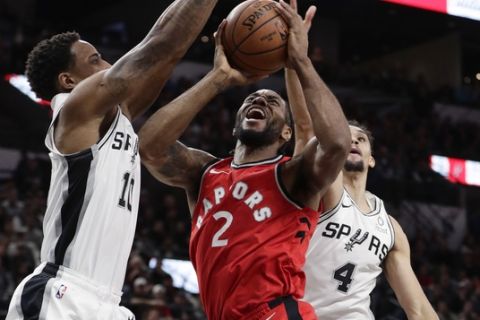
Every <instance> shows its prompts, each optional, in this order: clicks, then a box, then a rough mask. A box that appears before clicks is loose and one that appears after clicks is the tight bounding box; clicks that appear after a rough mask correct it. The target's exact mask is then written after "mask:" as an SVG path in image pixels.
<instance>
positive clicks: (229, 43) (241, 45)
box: [222, 0, 288, 75]
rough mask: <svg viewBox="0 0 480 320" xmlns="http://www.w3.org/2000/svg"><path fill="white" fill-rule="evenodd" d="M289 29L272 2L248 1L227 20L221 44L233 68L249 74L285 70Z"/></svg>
mask: <svg viewBox="0 0 480 320" xmlns="http://www.w3.org/2000/svg"><path fill="white" fill-rule="evenodd" d="M287 38H288V25H287V23H286V22H285V20H284V19H283V17H282V16H281V15H280V14H279V13H278V11H277V10H276V5H275V2H274V1H272V0H248V1H245V2H243V3H241V4H239V5H238V6H237V7H235V8H234V9H233V10H232V11H231V12H230V14H229V15H228V17H227V25H226V26H225V29H224V32H223V35H222V44H223V46H224V50H225V54H226V56H227V58H228V61H229V62H230V64H231V65H232V66H233V67H235V68H237V69H239V70H241V71H244V72H246V73H248V74H252V75H267V74H271V73H273V72H275V71H278V70H280V69H282V68H283V67H284V66H285V61H286V58H287Z"/></svg>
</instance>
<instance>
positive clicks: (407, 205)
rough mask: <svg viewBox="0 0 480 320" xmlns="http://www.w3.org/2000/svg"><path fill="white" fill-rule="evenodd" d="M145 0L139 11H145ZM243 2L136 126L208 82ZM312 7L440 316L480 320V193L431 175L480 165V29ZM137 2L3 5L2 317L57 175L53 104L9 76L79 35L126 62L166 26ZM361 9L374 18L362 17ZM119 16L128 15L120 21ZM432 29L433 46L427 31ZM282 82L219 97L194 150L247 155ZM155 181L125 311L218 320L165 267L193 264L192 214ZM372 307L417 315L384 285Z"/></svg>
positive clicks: (331, 68)
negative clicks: (250, 110) (243, 141)
mask: <svg viewBox="0 0 480 320" xmlns="http://www.w3.org/2000/svg"><path fill="white" fill-rule="evenodd" d="M140 2H141V3H139V4H137V6H134V7H133V8H137V9H138V8H141V7H142V6H141V4H142V3H143V2H142V1H140ZM238 2H239V1H232V3H231V4H225V3H222V4H221V5H219V8H218V9H217V10H216V11H215V12H214V15H213V16H212V18H211V22H210V23H209V25H208V26H207V27H206V30H205V31H204V32H203V33H202V35H201V37H199V39H198V41H197V42H196V43H195V44H194V46H193V47H192V49H191V50H190V51H189V53H188V54H187V56H186V58H185V61H189V62H192V68H194V69H195V70H197V71H195V72H191V73H189V72H177V73H176V74H175V75H174V76H173V77H172V80H171V81H169V82H168V84H167V85H166V86H165V88H164V90H163V92H162V94H161V95H160V97H159V99H158V101H157V102H156V103H155V105H154V106H153V107H152V109H151V110H150V111H149V112H148V113H147V114H146V115H145V116H144V117H143V118H142V119H140V120H139V121H137V122H136V123H135V126H136V127H137V129H138V128H139V127H140V126H141V125H142V123H143V122H144V121H145V119H146V118H147V117H148V116H149V115H150V114H152V113H153V112H154V111H155V110H156V109H157V108H159V107H161V106H163V105H165V104H166V103H168V102H169V101H171V100H172V99H173V98H175V97H177V96H178V95H179V94H181V93H182V92H184V91H185V90H187V89H188V88H190V87H191V86H192V85H193V84H194V83H195V82H196V81H198V79H199V77H200V76H201V74H202V71H201V70H204V68H207V70H208V64H209V63H210V62H211V60H212V56H213V44H212V41H211V37H210V36H209V35H210V34H211V33H212V32H213V30H215V27H216V25H217V24H218V22H219V21H221V18H223V17H224V16H225V14H226V13H228V11H229V10H230V9H231V8H232V7H233V6H234V4H236V3H238ZM377 2H378V3H377ZM169 3H170V1H163V2H162V1H160V4H157V5H156V6H157V7H156V10H157V9H158V10H157V11H155V10H151V8H150V10H149V12H152V11H154V12H155V14H159V13H160V12H161V11H162V10H163V8H164V7H165V6H166V5H168V4H169ZM311 3H315V4H317V5H318V6H319V9H320V11H322V5H325V11H324V12H320V13H319V16H320V17H319V19H318V20H319V22H316V24H314V26H313V29H312V40H311V48H310V51H311V58H312V60H313V61H314V63H315V65H316V68H317V70H318V72H319V73H320V75H321V76H322V77H323V78H324V79H325V81H326V82H327V83H328V84H329V85H330V87H331V88H332V90H333V91H334V93H335V94H336V95H337V96H338V98H339V100H340V102H341V103H342V106H343V108H344V110H345V113H346V115H347V117H349V118H351V119H356V120H358V121H360V122H362V123H364V124H366V125H367V126H368V127H369V128H370V129H371V130H372V132H373V135H374V137H375V142H374V157H375V158H376V162H377V165H376V167H375V168H374V169H373V170H371V173H370V175H369V181H368V182H369V183H368V189H369V190H371V191H372V192H373V193H375V194H377V195H378V196H380V197H381V198H382V199H384V201H385V203H386V207H387V209H388V212H389V213H390V214H391V215H392V216H394V217H395V218H397V220H399V222H400V224H401V225H402V227H403V228H404V229H405V232H406V233H407V236H408V238H409V241H410V245H411V252H412V265H413V267H414V270H415V272H416V274H417V277H418V278H419V281H420V283H421V285H422V287H423V289H424V290H425V292H426V294H427V296H428V298H429V300H430V301H431V303H432V305H433V306H434V308H435V309H436V310H437V312H438V314H439V316H440V319H442V320H476V319H480V248H479V246H478V244H479V243H480V241H479V240H480V207H479V205H478V203H479V201H480V189H479V188H478V187H475V186H465V185H459V184H452V183H450V182H449V181H448V180H446V179H445V178H444V177H442V176H441V175H439V174H438V173H436V172H434V171H432V170H431V168H430V156H431V155H433V154H436V155H443V156H448V157H454V158H462V159H468V160H474V161H480V134H479V132H480V130H479V129H480V67H479V68H477V67H478V66H479V64H477V62H475V59H472V58H471V57H472V56H475V54H477V53H479V51H480V49H479V48H480V39H479V38H476V39H475V38H472V37H471V34H472V33H476V35H477V37H478V34H480V33H479V31H480V28H479V23H478V22H475V21H470V20H468V21H467V20H465V19H461V18H454V17H450V16H446V15H442V14H437V13H430V12H426V11H420V10H416V9H409V8H403V7H397V6H394V5H391V4H385V3H379V1H363V0H362V1H357V2H356V3H355V4H354V3H353V1H345V4H347V5H351V6H360V7H356V8H357V9H358V10H357V12H356V13H355V14H353V16H352V14H350V13H349V15H348V16H347V18H348V19H349V23H345V18H346V17H345V15H347V13H345V12H346V11H345V9H343V8H342V7H341V6H338V7H335V6H334V5H333V4H331V3H327V1H305V3H303V4H302V8H304V7H305V8H306V6H307V5H308V4H311ZM129 4H130V2H129V1H126V0H125V1H120V2H119V3H117V4H115V5H114V4H113V1H104V2H95V3H94V2H93V1H90V0H88V1H86V2H85V4H82V8H77V10H76V11H74V12H71V11H69V10H70V9H69V10H67V9H65V8H63V7H62V6H63V4H62V3H60V2H57V1H35V0H22V1H15V2H13V1H6V0H0V77H2V78H1V79H0V110H1V111H0V125H1V128H2V129H0V131H1V132H0V151H2V152H1V153H0V154H1V157H2V158H1V159H0V319H2V318H3V317H4V316H5V314H6V309H7V307H8V303H9V301H10V298H11V294H12V293H13V290H14V289H15V287H16V285H17V284H18V283H19V282H20V281H21V280H22V279H23V278H24V277H25V276H26V275H28V274H29V273H30V272H31V271H32V270H33V269H34V267H35V266H36V265H37V264H38V263H39V249H40V245H41V240H42V218H43V214H44V211H45V205H46V197H47V191H48V186H49V179H50V162H49V160H48V156H47V154H46V149H45V148H44V146H43V144H42V141H43V138H44V134H45V130H46V125H48V119H49V110H48V107H44V106H40V105H37V104H35V103H34V102H32V101H30V100H29V99H28V98H26V97H25V96H23V95H22V94H21V93H20V92H19V91H18V92H17V91H15V90H16V89H12V88H11V86H10V85H9V84H8V83H7V82H6V80H5V79H6V78H5V79H4V76H5V75H7V74H11V73H15V74H22V73H23V72H24V62H25V59H26V55H27V53H28V52H29V51H30V49H31V48H32V47H33V46H34V44H35V43H36V42H37V41H39V40H41V39H43V38H45V37H47V36H50V35H52V34H54V33H56V32H59V31H66V30H72V29H76V30H77V31H80V32H81V34H82V35H83V36H84V38H85V39H86V40H88V41H90V42H92V43H93V44H94V45H96V46H97V47H98V49H99V51H100V52H101V53H102V54H103V55H104V56H105V57H107V59H108V60H109V61H111V62H113V61H115V59H116V58H118V57H119V56H121V55H122V54H123V53H124V52H125V51H126V50H128V49H129V48H131V47H132V46H133V45H134V44H135V43H136V42H138V40H139V38H138V37H141V36H142V35H143V34H145V33H146V32H147V31H148V28H149V26H150V25H151V23H153V21H154V19H153V18H152V19H151V21H150V19H147V18H148V17H150V16H151V14H152V13H149V14H148V15H146V17H145V19H144V21H143V22H140V23H136V24H132V23H131V22H132V21H133V20H134V18H135V19H136V20H139V16H141V14H142V13H145V14H146V11H142V10H145V9H142V10H141V9H138V11H132V12H136V17H132V16H131V15H127V14H126V13H124V10H125V9H126V8H130V7H129ZM95 6H96V7H95ZM145 6H147V5H145ZM84 7H86V8H84ZM89 7H90V8H89ZM62 8H63V9H62ZM71 10H74V9H71ZM132 10H133V9H132ZM361 10H365V11H368V12H369V13H368V15H367V13H365V16H362V14H363V13H362V12H363V11H361ZM354 11H355V10H354ZM107 12H108V13H109V14H107V15H106V13H107ZM338 12H340V13H338ZM102 15H103V16H102ZM115 15H117V19H118V20H117V19H114V18H112V17H115ZM384 15H387V17H385V16H384ZM57 16H61V17H62V19H57ZM100 17H102V18H100ZM367 18H368V19H367ZM87 19H90V22H91V25H88V24H87V23H86V22H85V20H87ZM122 19H123V20H122ZM374 19H377V20H374ZM147 20H149V22H151V23H149V24H146V23H145V21H147ZM372 20H373V21H372ZM407 21H408V24H405V23H406V22H407ZM70 23H71V24H72V25H70ZM382 23H383V24H382ZM100 26H101V28H99V27H100ZM421 26H423V28H424V29H423V31H424V33H426V34H427V35H422V37H424V38H420V36H419V34H418V33H420V31H418V32H415V30H419V28H420V27H421ZM466 29H468V31H466ZM471 29H473V30H471ZM345 30H347V31H345ZM355 30H357V31H355ZM140 31H141V32H140ZM355 32H358V34H356V33H355ZM355 37H358V38H355ZM351 38H354V39H351ZM384 38H385V39H384ZM409 39H410V40H411V41H409ZM362 43H363V44H362ZM375 44H376V45H375ZM394 44H395V45H394ZM332 47H333V49H332ZM452 48H456V49H455V50H454V49H452ZM476 57H477V58H478V55H477V56H476ZM418 61H420V62H418ZM192 70H193V69H192ZM199 70H200V71H199ZM271 78H272V79H270V80H269V81H267V82H264V83H260V84H256V85H252V86H250V87H248V88H232V89H230V90H229V91H227V92H225V93H224V94H222V95H220V96H218V97H217V98H215V99H214V100H213V101H212V102H211V103H210V104H209V105H208V106H207V107H206V108H205V110H204V111H202V112H201V114H200V115H199V116H198V117H197V118H196V119H195V121H194V123H193V124H192V125H191V126H190V127H189V129H188V130H187V132H186V133H185V134H184V136H183V137H182V141H183V142H184V143H186V144H187V145H189V146H192V147H197V148H201V149H204V150H207V151H209V152H211V153H212V154H214V155H217V156H227V155H228V154H229V152H230V151H231V150H232V149H233V147H234V140H233V138H232V128H233V121H234V115H235V113H236V110H237V108H238V107H239V106H240V104H241V102H242V100H243V99H244V98H245V97H246V95H247V94H248V93H250V92H252V91H254V90H256V89H257V88H260V87H263V86H265V85H270V86H272V87H273V88H274V89H276V90H279V91H280V92H282V94H283V95H284V96H285V89H284V85H283V80H282V73H281V72H280V73H279V74H277V75H275V76H272V77H271ZM29 114H31V115H34V116H32V117H33V119H32V117H29V116H28V115H29ZM12 153H14V154H16V156H14V157H13V158H14V159H16V160H15V161H13V160H11V158H12V157H11V156H9V155H11V154H12ZM7 156H8V157H7ZM7 158H8V159H7ZM7 162H8V163H9V165H6V163H7ZM12 162H13V163H12ZM2 163H3V164H5V165H2ZM142 174H143V176H142V191H141V199H140V212H139V215H138V217H139V218H138V225H137V232H136V237H135V242H134V245H133V249H132V253H131V256H130V260H129V264H128V270H127V275H126V279H125V285H124V295H123V297H122V304H124V305H126V306H127V307H129V308H130V309H131V310H132V311H134V313H135V314H136V316H137V318H138V319H148V320H153V319H165V320H166V319H169V320H170V319H182V320H187V319H199V320H200V319H205V317H204V314H203V312H202V310H201V306H200V303H199V300H198V296H197V295H195V294H192V293H190V292H188V291H187V290H185V289H184V288H182V287H175V286H174V285H173V279H172V276H171V275H169V274H168V273H166V272H165V271H164V270H163V269H162V263H161V262H162V259H165V258H174V259H181V260H188V242H189V234H190V215H189V212H188V207H187V205H186V200H185V196H184V194H183V192H182V191H181V190H177V189H172V188H168V187H166V186H164V185H162V184H160V183H158V182H157V181H155V180H154V179H153V178H152V177H151V176H150V175H149V174H148V172H146V170H143V173H142ZM478 174H480V173H478ZM372 310H373V311H374V313H375V315H376V318H377V319H384V320H388V319H390V320H394V319H406V317H405V315H404V313H403V312H402V310H401V308H400V306H399V304H398V302H397V301H396V299H395V296H394V294H393V292H392V290H391V289H390V288H389V286H388V284H387V283H386V281H385V280H384V279H383V278H381V279H379V281H378V283H377V288H376V289H375V291H374V293H373V294H372Z"/></svg>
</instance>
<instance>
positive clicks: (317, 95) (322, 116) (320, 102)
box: [278, 0, 350, 206]
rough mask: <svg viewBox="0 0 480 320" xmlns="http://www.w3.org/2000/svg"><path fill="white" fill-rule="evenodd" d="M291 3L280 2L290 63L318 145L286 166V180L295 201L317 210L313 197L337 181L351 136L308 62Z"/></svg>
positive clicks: (298, 19)
mask: <svg viewBox="0 0 480 320" xmlns="http://www.w3.org/2000/svg"><path fill="white" fill-rule="evenodd" d="M291 3H292V6H293V8H292V7H291V6H289V5H288V4H286V3H285V2H284V1H280V4H279V6H278V8H279V11H280V13H281V14H282V15H283V17H284V18H285V19H286V21H287V23H288V24H289V26H290V35H289V40H288V55H289V61H288V63H289V66H290V67H292V68H293V69H294V70H295V71H296V73H297V75H298V78H299V80H300V84H301V87H302V88H303V93H304V96H305V101H306V105H307V110H308V114H309V116H310V118H311V119H312V128H313V132H314V134H315V137H316V141H315V140H312V141H310V142H309V143H308V144H307V145H306V147H305V149H304V151H303V152H302V153H301V154H300V155H299V156H298V157H296V158H294V160H293V161H291V164H290V165H289V164H287V165H285V167H286V170H285V173H284V175H283V178H284V179H285V181H284V182H285V184H286V186H287V188H288V189H289V191H293V195H294V197H295V196H296V197H297V199H298V200H300V201H304V203H305V204H307V203H306V200H307V199H311V200H308V201H307V202H309V201H313V202H311V203H310V205H311V206H316V205H315V201H318V198H317V199H313V198H312V195H320V196H322V195H323V194H324V193H325V192H326V190H327V188H328V187H329V186H330V184H331V183H332V182H333V181H334V180H335V179H336V178H337V176H338V173H339V172H340V170H341V168H342V166H343V164H344V162H345V159H346V157H347V154H348V151H349V149H350V134H349V128H348V124H347V120H346V118H345V115H344V114H343V111H342V108H341V107H340V104H339V103H338V101H337V99H336V98H335V96H334V95H333V93H332V92H331V91H330V90H329V89H328V87H327V86H326V85H325V83H324V82H323V81H322V79H321V78H320V77H319V75H318V74H317V72H316V71H315V68H314V67H313V64H312V62H311V60H310V59H309V58H308V55H307V53H308V36H307V32H306V30H305V28H304V27H303V21H302V20H301V17H300V16H299V15H298V14H297V13H296V1H295V0H292V1H291ZM289 166H291V168H290V169H289V168H288V167H289ZM287 171H290V173H287ZM299 181H303V184H302V185H303V187H302V188H300V189H303V190H300V189H299V188H298V186H300V184H299ZM305 182H306V183H305ZM296 190H297V191H296ZM302 193H305V195H302ZM317 204H318V202H317Z"/></svg>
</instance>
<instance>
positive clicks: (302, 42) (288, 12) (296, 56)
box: [277, 0, 317, 68]
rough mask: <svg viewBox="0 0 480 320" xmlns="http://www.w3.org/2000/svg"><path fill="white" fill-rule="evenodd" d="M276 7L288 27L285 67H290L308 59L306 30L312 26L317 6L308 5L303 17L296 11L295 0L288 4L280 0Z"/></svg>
mask: <svg viewBox="0 0 480 320" xmlns="http://www.w3.org/2000/svg"><path fill="white" fill-rule="evenodd" d="M277 8H278V11H279V13H280V14H281V15H282V17H283V18H284V19H285V21H286V22H287V24H288V26H289V28H290V32H289V36H288V60H287V67H289V68H292V67H294V66H295V65H296V64H298V63H299V62H301V61H305V60H307V59H308V31H309V30H310V27H311V26H312V20H313V17H314V16H315V13H316V11H317V8H316V7H315V6H310V8H308V10H307V12H306V14H305V18H304V19H302V17H301V16H300V15H299V14H298V12H297V10H298V5H297V0H290V5H289V4H287V3H286V2H285V1H284V0H280V1H279V2H278V3H277Z"/></svg>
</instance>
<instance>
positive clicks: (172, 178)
mask: <svg viewBox="0 0 480 320" xmlns="http://www.w3.org/2000/svg"><path fill="white" fill-rule="evenodd" d="M224 26H225V22H223V23H222V24H221V25H220V27H219V31H218V33H217V35H216V37H215V41H216V50H215V60H214V68H213V70H212V71H211V72H209V73H208V74H207V75H206V76H205V77H204V78H203V79H202V80H200V81H199V82H198V83H197V84H196V85H195V86H193V87H192V88H191V89H189V90H188V91H186V92H185V93H184V94H182V95H181V96H180V97H178V98H177V99H175V100H174V101H172V102H170V103H169V104H167V105H166V106H164V107H163V108H160V109H159V110H158V111H157V112H155V114H154V115H153V116H151V117H150V119H148V121H147V122H146V123H145V124H144V126H143V127H142V129H141V130H140V132H139V141H140V143H139V149H140V154H141V156H142V161H143V163H144V164H145V166H146V167H147V168H148V170H149V171H150V172H151V173H152V174H153V175H154V176H155V177H156V178H157V179H158V180H160V181H162V182H163V183H166V184H169V185H173V186H177V187H182V188H184V189H186V190H187V191H189V195H191V193H192V191H195V190H196V187H197V183H198V177H199V175H200V170H201V169H202V167H203V166H204V165H205V164H206V163H207V162H209V161H211V160H213V159H214V157H213V156H211V155H209V154H207V153H205V152H202V151H199V150H194V149H190V148H187V147H186V146H184V145H183V144H181V143H179V142H176V141H177V139H178V138H179V137H180V136H181V135H182V133H183V132H184V131H185V129H186V128H187V126H188V125H189V124H190V122H191V121H192V120H193V118H194V117H195V115H196V114H197V113H198V112H199V111H200V110H202V108H203V107H204V106H205V105H206V104H207V103H208V102H209V101H210V100H211V99H212V98H213V97H215V96H216V95H217V94H218V93H220V92H222V91H223V90H225V89H226V88H228V87H229V86H231V85H241V84H248V83H250V82H251V81H255V80H257V79H256V78H251V79H249V78H247V77H245V76H244V75H243V74H241V73H240V72H238V71H237V70H234V69H232V68H231V67H230V65H229V64H228V61H227V59H226V57H225V54H224V51H223V47H222V45H221V43H220V39H221V32H222V31H223V27H224Z"/></svg>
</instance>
